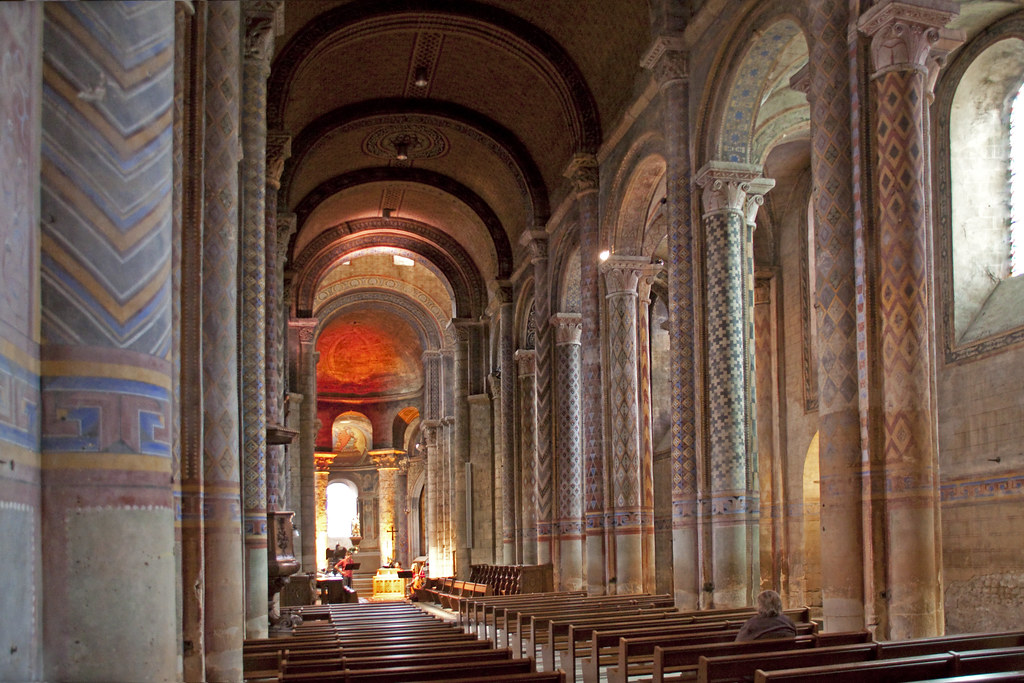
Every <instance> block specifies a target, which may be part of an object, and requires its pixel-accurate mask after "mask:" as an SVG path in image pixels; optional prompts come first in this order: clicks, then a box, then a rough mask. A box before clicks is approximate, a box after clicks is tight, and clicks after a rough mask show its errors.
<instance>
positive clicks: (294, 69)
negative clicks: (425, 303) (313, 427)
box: [268, 0, 649, 396]
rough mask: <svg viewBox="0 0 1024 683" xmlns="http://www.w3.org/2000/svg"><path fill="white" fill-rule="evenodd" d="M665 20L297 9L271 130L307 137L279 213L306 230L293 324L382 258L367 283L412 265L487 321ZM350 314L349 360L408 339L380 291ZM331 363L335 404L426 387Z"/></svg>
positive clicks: (420, 285) (542, 8)
mask: <svg viewBox="0 0 1024 683" xmlns="http://www.w3.org/2000/svg"><path fill="white" fill-rule="evenodd" d="M598 9H599V10H600V11H595V10H598ZM648 23H649V10H648V3H647V1H646V0H614V2H611V1H609V2H604V1H601V2H595V3H589V2H588V3H581V2H579V0H479V1H477V0H349V1H344V0H342V1H330V0H325V1H319V0H302V1H301V2H287V3H285V25H284V33H283V34H282V35H279V36H278V37H277V39H276V43H275V56H274V61H273V64H272V71H271V76H270V81H269V89H268V128H269V130H271V131H281V132H284V133H286V134H288V135H290V136H291V156H290V158H289V159H288V160H287V162H286V164H285V168H284V172H283V175H282V179H281V193H280V201H279V206H280V210H282V211H290V212H293V213H294V214H295V215H296V223H297V231H296V233H295V234H294V235H293V236H292V238H291V242H290V244H289V247H288V257H287V258H288V268H289V269H290V272H291V273H292V274H293V275H292V278H293V280H292V283H293V284H292V292H293V301H292V302H291V303H292V313H293V314H294V315H300V316H302V315H312V314H313V311H314V309H317V310H320V311H325V310H328V308H329V307H324V305H323V299H324V296H325V295H323V294H322V292H323V291H324V287H325V286H326V285H325V283H327V282H328V281H330V282H331V283H332V284H331V287H333V288H334V289H332V290H331V291H336V292H338V293H337V294H336V296H339V297H342V296H346V293H350V292H352V291H354V288H353V287H348V288H346V287H345V286H342V285H339V284H338V281H339V277H342V276H339V275H338V273H339V267H340V264H341V263H343V262H345V263H356V262H357V261H359V260H360V257H361V256H363V255H364V254H373V255H374V256H375V258H376V259H377V260H376V261H366V262H363V264H362V265H361V266H360V267H358V268H357V269H356V270H354V271H352V272H359V273H360V276H361V277H364V278H365V277H366V276H367V275H371V276H372V274H373V273H372V267H373V264H375V263H376V264H380V263H382V262H381V260H380V256H381V254H385V255H387V254H397V255H401V256H405V257H407V258H410V259H412V261H413V262H414V263H415V265H414V266H413V267H412V268H410V269H408V270H407V271H406V272H408V273H409V277H408V278H405V279H406V280H407V282H405V284H404V285H403V286H404V287H405V289H406V294H407V295H408V292H410V291H413V292H427V293H429V294H430V297H429V298H430V301H431V302H433V304H436V306H435V309H437V310H440V311H441V315H440V317H441V318H442V320H440V321H439V322H441V323H443V322H444V320H443V319H444V318H445V317H470V318H476V317H479V316H480V315H481V314H482V313H483V312H484V310H485V309H486V307H487V304H488V299H489V295H490V293H491V290H493V283H494V282H495V281H500V280H505V279H507V278H509V277H510V276H511V275H512V274H513V273H514V271H515V269H516V268H517V267H518V266H519V265H520V264H519V263H518V259H521V258H522V256H521V251H522V250H521V249H520V247H519V239H520V236H521V235H522V233H523V232H524V231H527V230H533V229H537V228H538V227H543V226H544V224H545V223H546V221H547V219H548V218H549V217H550V214H551V212H552V211H553V210H555V208H557V207H558V205H559V204H560V203H561V202H562V201H563V200H564V199H565V198H566V195H567V192H568V191H569V189H570V187H571V185H570V184H569V182H568V181H567V180H566V178H565V176H564V174H565V171H566V169H567V167H568V166H569V164H570V162H571V161H572V159H573V156H574V155H575V154H577V153H581V152H583V153H593V152H596V151H597V150H598V147H599V146H600V144H601V141H602V135H604V134H605V131H604V129H603V126H604V125H610V124H611V123H614V122H616V121H617V120H618V119H620V118H621V116H622V113H623V110H624V109H625V107H626V106H627V105H628V101H629V100H630V98H632V97H633V96H634V95H635V93H634V88H635V84H636V83H637V77H638V73H639V71H640V69H641V67H640V58H641V56H642V53H643V51H644V50H645V49H646V48H647V46H648V40H649V39H648V36H649V32H648ZM403 157H404V158H403ZM367 264H370V267H368V266H367ZM367 270H370V271H371V272H370V273H367ZM342 272H343V271H342ZM382 274H385V273H382ZM386 274H387V275H388V276H390V277H399V278H401V277H402V276H401V275H400V274H399V275H396V274H395V272H394V270H393V269H391V270H389V271H388V273H386ZM371 280H372V278H371ZM363 281H367V280H365V279H364V280H363ZM318 292H321V295H320V299H317V296H318ZM438 292H441V293H442V295H438ZM445 293H447V296H448V300H447V301H437V299H438V298H444V296H443V295H444V294H445ZM365 298H366V297H364V299H365ZM337 310H338V311H347V312H346V313H344V314H342V313H339V314H338V316H337V320H332V321H324V320H321V325H322V326H323V329H324V330H325V331H329V334H330V338H331V340H332V342H331V343H332V344H333V347H334V348H345V344H344V343H340V340H346V339H348V340H350V341H351V340H354V339H357V338H358V339H362V340H364V341H365V340H370V339H383V338H386V337H387V335H388V334H393V333H394V331H395V330H396V329H399V328H401V327H402V323H399V322H398V321H397V320H396V318H395V315H394V314H393V313H388V314H387V315H373V302H372V297H370V301H369V302H368V303H367V302H365V301H364V302H363V303H361V310H363V311H364V312H367V314H366V315H361V316H357V315H353V314H352V313H351V309H350V308H346V307H344V306H339V307H337ZM318 315H319V314H318ZM400 347H401V348H402V350H401V351H399V350H398V349H399V348H400ZM389 348H392V349H393V350H394V353H395V354H397V355H395V357H389V358H383V355H386V354H385V353H384V352H383V351H382V352H381V354H378V359H379V362H380V363H381V365H382V367H383V366H385V365H387V364H389V363H390V364H391V365H392V366H393V367H401V368H402V369H403V370H402V372H403V373H407V372H409V365H408V363H407V356H408V355H409V350H408V349H405V348H404V347H402V345H391V347H389ZM320 367H321V369H320V371H319V375H320V377H319V381H320V382H321V386H325V387H328V386H329V387H331V389H332V391H333V392H340V393H342V394H351V395H360V396H363V395H365V394H367V393H368V392H369V393H373V392H374V390H375V388H376V387H378V385H379V387H382V389H381V390H382V391H383V392H384V393H385V394H386V393H388V391H387V387H389V386H391V383H397V384H400V385H401V387H402V390H403V391H407V390H408V389H409V388H410V381H409V378H408V377H407V376H403V377H395V378H393V379H391V380H374V381H375V382H378V384H374V385H373V387H371V386H369V385H366V386H361V387H356V386H353V384H352V382H353V377H352V376H348V375H347V373H344V372H343V371H342V370H340V369H339V370H337V371H335V374H333V375H331V374H329V373H330V372H331V371H329V370H328V368H343V367H345V364H344V363H335V362H330V361H329V362H321V364H320ZM360 372H361V373H363V376H364V377H370V376H375V375H374V373H375V370H374V369H373V368H367V367H361V369H360ZM399 374H401V373H399ZM412 384H415V382H413V383H412Z"/></svg>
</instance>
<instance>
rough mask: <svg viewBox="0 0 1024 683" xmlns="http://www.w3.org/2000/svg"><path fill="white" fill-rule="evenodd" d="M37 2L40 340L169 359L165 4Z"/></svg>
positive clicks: (169, 94) (169, 51) (169, 37)
mask: <svg viewBox="0 0 1024 683" xmlns="http://www.w3.org/2000/svg"><path fill="white" fill-rule="evenodd" d="M45 9H46V29H45V30H46V37H45V43H46V46H47V47H46V50H45V51H44V61H43V111H42V117H43V140H42V174H41V175H42V189H41V195H42V197H41V211H42V220H41V221H40V224H41V240H42V244H41V247H42V249H41V251H42V254H41V260H42V261H41V262H42V273H41V274H42V301H43V313H42V329H43V337H44V338H45V339H46V342H47V343H50V344H73V345H88V346H103V347H115V348H124V349H132V350H135V351H139V352H142V353H148V354H152V355H155V356H161V357H168V356H169V354H170V344H171V335H170V315H171V288H170V283H171V278H170V270H171V260H170V256H171V245H170V239H171V230H170V228H171V199H172V196H171V183H172V166H171V162H172V156H171V154H172V152H171V148H172V144H171V143H172V131H171V119H172V106H171V105H172V99H173V87H172V78H173V74H172V68H171V67H172V61H173V54H174V49H173V47H174V46H173V27H174V22H173V6H169V5H165V4H164V3H47V4H46V8H45Z"/></svg>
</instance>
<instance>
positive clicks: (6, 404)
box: [0, 355, 39, 451]
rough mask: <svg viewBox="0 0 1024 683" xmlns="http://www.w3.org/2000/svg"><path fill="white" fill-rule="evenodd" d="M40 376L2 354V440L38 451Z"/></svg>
mask: <svg viewBox="0 0 1024 683" xmlns="http://www.w3.org/2000/svg"><path fill="white" fill-rule="evenodd" d="M38 426H39V376H38V375H37V374H35V373H33V372H31V371H29V370H26V369H25V368H22V367H20V366H19V365H17V364H16V363H14V362H13V361H11V360H9V359H8V358H5V357H4V356H2V355H0V441H6V442H8V443H12V444H16V445H18V446H21V447H22V448H27V449H29V450H33V451H35V450H38V449H39V442H38V440H39V429H38Z"/></svg>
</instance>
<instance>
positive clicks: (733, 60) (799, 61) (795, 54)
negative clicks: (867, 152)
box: [697, 1, 811, 167]
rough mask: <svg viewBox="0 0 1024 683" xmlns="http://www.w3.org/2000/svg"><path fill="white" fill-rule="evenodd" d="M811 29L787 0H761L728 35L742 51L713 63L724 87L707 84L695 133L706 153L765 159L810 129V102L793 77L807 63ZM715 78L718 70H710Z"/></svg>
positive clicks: (733, 159) (706, 156)
mask: <svg viewBox="0 0 1024 683" xmlns="http://www.w3.org/2000/svg"><path fill="white" fill-rule="evenodd" d="M807 33H808V32H807V31H806V28H805V26H804V24H803V22H802V19H801V18H799V17H797V16H795V15H794V14H793V13H792V10H791V7H789V6H787V4H786V3H782V2H778V1H774V2H765V3H759V4H758V6H757V8H756V11H754V12H752V13H750V14H749V15H748V16H747V17H746V18H745V19H744V21H743V22H742V24H741V25H740V26H739V28H738V29H737V31H736V33H735V34H734V36H733V39H731V40H729V41H728V44H730V45H737V46H743V48H744V49H743V51H742V52H733V53H729V54H726V55H724V56H723V57H722V58H721V59H720V60H719V62H718V63H717V64H716V65H715V66H714V67H713V68H712V70H711V73H712V74H719V78H718V79H717V80H721V81H724V82H726V83H728V84H729V85H728V87H727V88H725V89H709V90H708V91H707V94H706V95H705V97H706V98H707V100H706V101H705V103H704V106H702V107H701V111H702V112H703V116H702V118H701V121H700V124H699V126H698V128H699V130H698V132H697V139H701V140H704V141H705V147H704V149H703V150H702V151H700V152H698V154H699V155H700V156H702V157H703V159H699V160H698V167H699V166H701V165H703V164H704V163H706V162H707V161H710V160H716V161H727V162H731V163H741V164H749V165H758V166H760V165H763V164H764V161H765V159H766V157H767V155H768V153H769V152H770V151H771V148H772V147H773V146H774V145H776V144H777V143H779V142H780V141H782V140H784V139H793V137H794V136H795V135H804V136H806V135H809V132H810V116H811V114H810V107H809V106H808V104H807V98H806V96H805V95H804V93H803V92H800V91H798V90H795V89H794V88H793V87H792V86H791V84H790V79H791V78H792V77H793V76H794V75H795V74H796V73H797V72H798V71H799V70H800V69H801V68H802V67H803V66H804V65H805V64H806V63H807V58H808V47H807V38H806V36H807ZM712 79H714V76H712Z"/></svg>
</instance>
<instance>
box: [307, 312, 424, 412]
mask: <svg viewBox="0 0 1024 683" xmlns="http://www.w3.org/2000/svg"><path fill="white" fill-rule="evenodd" d="M316 348H317V351H319V352H320V363H319V364H318V365H317V388H318V390H319V394H320V395H321V396H335V397H339V398H359V397H386V396H395V395H404V394H409V393H414V392H417V391H419V390H420V389H421V388H422V386H423V362H422V360H421V354H422V349H421V348H420V342H419V338H418V337H417V335H416V333H415V331H414V330H413V329H412V327H411V326H410V325H409V323H408V322H406V321H405V320H403V319H402V318H399V317H398V316H396V315H393V314H391V313H389V312H387V311H382V310H380V309H376V310H373V311H367V310H366V309H357V310H351V311H345V312H342V313H341V314H340V315H338V316H337V317H336V318H334V320H332V321H331V322H330V323H328V324H327V325H326V326H325V328H324V329H323V331H322V332H321V333H320V336H319V338H318V339H317V344H316Z"/></svg>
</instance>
